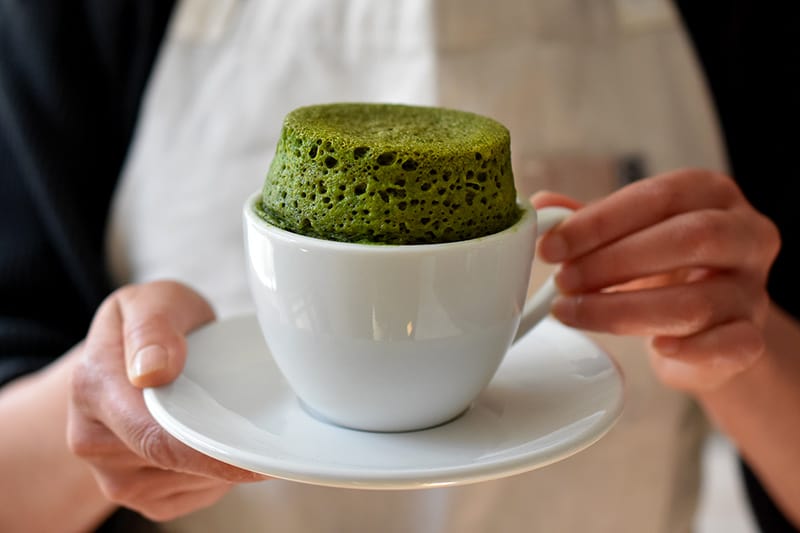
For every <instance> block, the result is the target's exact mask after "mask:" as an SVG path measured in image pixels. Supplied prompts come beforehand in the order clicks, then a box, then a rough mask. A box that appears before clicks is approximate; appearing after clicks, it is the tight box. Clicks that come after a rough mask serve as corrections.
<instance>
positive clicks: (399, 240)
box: [259, 103, 520, 244]
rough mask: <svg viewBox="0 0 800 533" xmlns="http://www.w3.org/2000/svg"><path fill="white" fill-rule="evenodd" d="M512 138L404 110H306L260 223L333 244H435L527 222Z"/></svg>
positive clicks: (426, 110) (271, 175)
mask: <svg viewBox="0 0 800 533" xmlns="http://www.w3.org/2000/svg"><path fill="white" fill-rule="evenodd" d="M516 201H517V199H516V190H515V188H514V177H513V174H512V171H511V159H510V139H509V132H508V130H507V129H506V128H505V127H504V126H503V125H501V124H500V123H498V122H496V121H494V120H492V119H489V118H486V117H483V116H480V115H475V114H472V113H467V112H463V111H456V110H451V109H442V108H434V107H417V106H406V105H396V104H366V103H339V104H326V105H315V106H309V107H302V108H299V109H296V110H294V111H292V112H291V113H289V114H288V115H287V116H286V118H285V120H284V123H283V129H282V132H281V137H280V140H279V142H278V146H277V150H276V153H275V158H274V159H273V161H272V164H271V166H270V168H269V172H268V173H267V177H266V180H265V183H264V189H263V193H262V202H261V205H260V206H259V210H260V215H261V216H262V217H263V218H264V219H265V220H267V221H268V222H269V223H271V224H273V225H275V226H278V227H280V228H282V229H285V230H288V231H291V232H294V233H299V234H302V235H307V236H311V237H317V238H322V239H327V240H334V241H344V242H358V243H384V244H429V243H443V242H453V241H462V240H468V239H473V238H476V237H481V236H484V235H489V234H492V233H496V232H498V231H501V230H503V229H506V228H508V227H509V226H511V225H513V224H514V223H515V222H516V221H517V220H518V219H519V217H520V209H519V207H518V206H517V204H516Z"/></svg>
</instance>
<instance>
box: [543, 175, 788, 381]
mask: <svg viewBox="0 0 800 533" xmlns="http://www.w3.org/2000/svg"><path fill="white" fill-rule="evenodd" d="M531 202H532V203H533V204H534V205H535V206H536V207H544V206H548V205H565V206H568V207H573V208H578V211H577V212H576V213H575V214H574V215H573V216H572V217H570V218H569V219H568V220H566V221H564V222H563V223H562V224H560V225H559V226H557V227H556V228H554V229H553V230H552V231H550V232H549V233H548V234H546V235H545V236H544V237H543V238H542V239H541V242H540V243H539V252H538V253H539V257H541V258H542V259H544V260H545V261H548V262H563V264H562V266H561V269H560V272H559V273H558V275H557V276H556V283H557V284H558V286H559V288H560V289H561V291H562V293H563V294H564V296H563V297H561V298H559V299H558V300H556V302H555V303H554V307H553V313H554V314H555V315H556V317H557V318H559V319H560V320H561V321H563V322H565V323H566V324H568V325H571V326H575V327H578V328H582V329H587V330H594V331H602V332H609V333H615V334H621V335H643V336H650V337H652V338H653V339H652V343H651V348H652V349H651V352H652V362H653V367H654V369H655V371H656V373H657V375H658V376H659V378H660V379H661V380H662V381H663V382H665V383H666V384H668V385H670V386H672V387H675V388H679V389H684V390H688V391H692V392H703V391H709V390H713V389H716V388H718V387H719V386H721V385H722V384H723V383H725V382H727V381H728V380H730V379H731V378H732V377H733V376H735V375H737V374H738V373H740V372H742V371H743V370H745V369H747V368H748V367H750V366H751V365H752V364H753V363H754V362H755V361H756V360H757V359H758V358H759V357H760V356H761V355H762V354H763V353H764V349H765V342H764V338H763V326H764V320H765V316H766V312H767V308H768V306H769V298H768V296H767V292H766V288H765V285H766V279H767V274H768V272H769V269H770V266H771V265H772V262H773V261H774V259H775V257H776V255H777V252H778V249H779V247H780V239H779V236H778V231H777V229H776V227H775V225H774V224H773V223H772V222H771V221H770V220H769V219H767V218H766V217H764V216H763V215H761V214H760V213H758V212H757V211H755V210H754V209H753V207H752V206H750V204H749V203H748V202H747V200H746V199H745V198H744V196H743V195H742V193H741V192H740V191H739V189H738V188H737V186H736V184H735V183H734V182H733V181H732V180H731V179H729V178H727V177H725V176H722V175H719V174H714V173H711V172H706V171H701V170H681V171H676V172H671V173H668V174H663V175H660V176H656V177H653V178H649V179H645V180H642V181H639V182H636V183H634V184H632V185H629V186H627V187H625V188H623V189H620V190H619V191H617V192H615V193H614V194H611V195H610V196H608V197H606V198H604V199H601V200H599V201H597V202H594V203H591V204H589V205H587V206H585V207H582V208H581V207H580V205H579V204H578V203H577V202H575V201H574V200H571V199H569V198H566V197H563V196H560V195H556V194H553V193H547V192H545V193H539V194H536V195H534V196H533V197H532V198H531Z"/></svg>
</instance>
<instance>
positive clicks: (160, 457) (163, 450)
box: [138, 424, 175, 467]
mask: <svg viewBox="0 0 800 533" xmlns="http://www.w3.org/2000/svg"><path fill="white" fill-rule="evenodd" d="M138 442H139V451H140V453H141V454H142V456H143V457H144V458H145V459H146V460H147V461H149V462H150V463H152V464H155V465H158V466H163V467H168V466H171V465H174V464H175V458H174V457H173V454H172V453H171V447H170V445H169V441H168V436H167V434H166V433H165V432H164V430H162V429H161V427H160V426H158V425H156V424H147V425H146V426H145V427H144V428H143V429H142V430H141V434H140V435H139V437H138Z"/></svg>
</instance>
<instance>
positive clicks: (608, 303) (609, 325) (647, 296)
mask: <svg viewBox="0 0 800 533" xmlns="http://www.w3.org/2000/svg"><path fill="white" fill-rule="evenodd" d="M766 305H767V297H766V294H765V293H764V291H763V290H761V289H760V288H758V287H749V286H748V285H747V284H746V283H745V282H744V281H743V280H742V279H741V278H740V277H738V276H723V275H718V276H713V277H711V278H707V279H705V280H703V281H698V282H694V283H684V284H679V285H669V286H666V287H658V288H652V289H643V290H635V291H620V292H608V293H605V292H604V293H589V294H582V295H578V296H566V297H561V298H558V299H557V300H556V301H555V302H554V303H553V308H552V310H553V314H554V315H555V316H556V317H557V318H558V319H559V320H561V321H562V322H564V323H565V324H567V325H570V326H573V327H577V328H580V329H585V330H591V331H601V332H606V333H615V334H618V335H642V336H656V335H660V336H664V335H666V336H676V337H686V336H689V335H693V334H695V333H698V332H700V331H703V330H705V329H708V328H710V327H712V326H715V325H717V324H722V323H725V322H729V321H731V320H733V319H738V318H749V319H755V318H756V316H757V315H759V314H760V311H761V309H762V308H763V307H765V306H766Z"/></svg>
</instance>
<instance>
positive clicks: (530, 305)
mask: <svg viewBox="0 0 800 533" xmlns="http://www.w3.org/2000/svg"><path fill="white" fill-rule="evenodd" d="M574 212H575V211H574V210H572V209H569V208H567V207H543V208H541V209H537V210H536V215H537V229H536V234H537V238H538V236H540V235H543V234H544V233H546V232H547V231H548V230H550V228H552V227H553V226H555V225H556V224H558V223H560V222H562V221H563V220H564V219H566V218H567V217H568V216H570V215H571V214H572V213H574ZM553 276H554V275H553V274H551V275H549V276H548V277H547V280H546V281H545V282H544V284H542V286H541V287H539V290H538V291H536V293H534V295H533V296H531V298H530V299H529V300H528V301H527V302H525V307H524V308H523V309H522V318H521V319H520V321H519V327H518V328H517V334H516V335H515V336H514V342H517V341H518V340H519V339H521V338H522V336H523V335H525V334H526V333H528V332H529V331H530V330H531V329H533V328H534V326H536V324H538V323H539V322H540V321H541V320H542V319H543V318H544V317H546V316H547V315H548V314H549V313H550V305H551V304H552V303H553V300H554V299H555V297H556V296H558V288H556V282H555V281H554V279H553Z"/></svg>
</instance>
